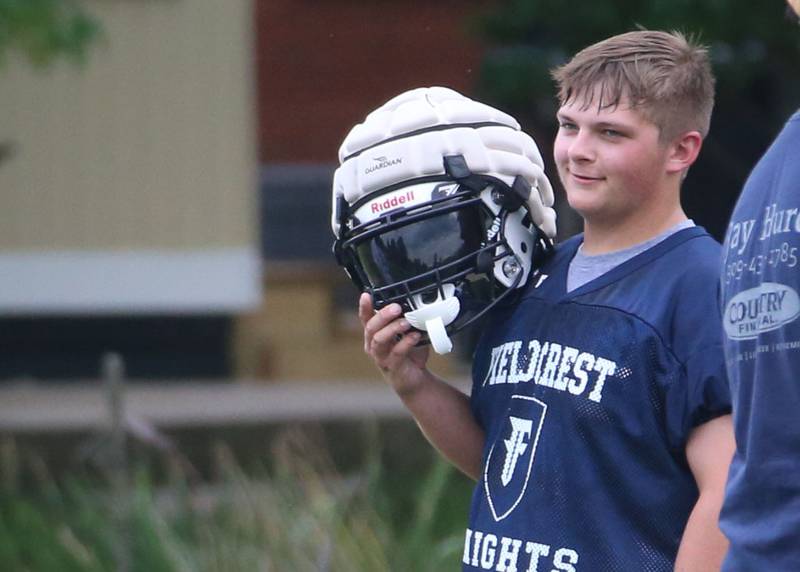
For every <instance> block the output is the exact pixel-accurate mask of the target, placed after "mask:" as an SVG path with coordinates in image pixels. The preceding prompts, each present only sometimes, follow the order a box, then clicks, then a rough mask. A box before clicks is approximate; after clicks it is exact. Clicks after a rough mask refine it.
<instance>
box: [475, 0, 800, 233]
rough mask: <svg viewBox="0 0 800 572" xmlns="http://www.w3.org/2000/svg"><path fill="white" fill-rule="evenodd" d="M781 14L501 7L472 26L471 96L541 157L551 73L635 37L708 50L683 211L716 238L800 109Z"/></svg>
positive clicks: (550, 105)
mask: <svg viewBox="0 0 800 572" xmlns="http://www.w3.org/2000/svg"><path fill="white" fill-rule="evenodd" d="M784 9H785V5H784V4H783V2H781V1H779V0H773V1H770V2H752V1H751V0H703V1H702V2H697V1H694V0H611V1H607V2H581V3H577V4H569V3H567V2H564V0H504V1H502V2H500V3H498V4H497V5H496V6H495V7H494V8H493V9H492V10H490V11H489V12H487V13H486V14H485V15H484V16H483V17H482V18H481V19H480V20H478V21H477V22H476V24H477V31H478V33H479V34H480V35H481V36H482V38H483V40H484V42H485V43H486V45H487V46H488V50H487V52H486V57H485V59H484V61H483V64H482V68H481V74H480V79H479V85H478V92H479V94H480V96H481V97H483V98H484V99H485V100H487V101H489V102H492V103H494V104H496V105H500V106H502V107H504V108H506V109H508V110H509V111H511V112H512V113H515V114H516V115H517V116H518V118H519V119H520V121H521V122H522V123H523V125H525V126H526V127H527V128H530V129H532V130H533V131H534V132H536V133H537V134H538V135H539V137H538V140H539V141H544V142H545V144H544V145H543V147H544V149H543V151H544V152H546V151H547V150H549V149H548V143H549V138H550V135H551V134H552V133H553V132H554V128H555V122H554V113H555V109H556V102H555V98H554V95H555V86H554V84H553V82H552V80H551V78H550V70H551V69H552V68H553V67H554V66H557V65H559V64H561V63H563V62H565V61H566V60H567V58H568V57H570V56H571V55H572V54H574V53H575V52H577V51H578V50H580V49H582V48H584V47H586V46H588V45H590V44H592V43H594V42H597V41H600V40H602V39H604V38H607V37H609V36H612V35H615V34H619V33H623V32H627V31H631V30H634V29H637V28H647V29H663V30H679V31H681V32H684V33H686V34H688V35H691V36H693V37H696V38H698V39H699V40H700V41H701V42H702V43H703V44H705V45H708V46H709V47H710V53H711V58H712V63H713V66H714V71H715V74H716V76H717V104H716V108H715V112H714V117H713V119H712V128H711V135H710V136H709V138H708V139H707V140H706V143H705V148H704V151H703V154H701V159H700V161H699V162H698V164H697V165H696V166H695V167H694V168H693V169H692V173H691V174H690V178H689V180H687V184H686V185H685V188H684V202H685V203H686V204H687V206H688V207H689V210H695V214H699V215H700V216H699V217H698V218H700V219H701V221H700V222H704V223H706V225H707V226H708V227H709V230H711V231H712V233H714V234H716V235H717V236H720V235H721V232H722V230H723V229H724V224H725V223H726V221H727V215H728V213H729V211H730V208H731V207H732V204H733V201H734V199H735V196H736V194H737V193H738V191H739V189H740V188H741V185H742V183H743V182H744V179H745V178H746V176H747V173H748V172H749V169H750V167H751V166H752V165H753V164H754V163H755V161H756V160H757V158H758V156H759V155H760V154H761V153H762V152H763V151H764V149H765V148H766V146H767V145H768V144H769V142H770V140H771V139H772V137H773V136H774V135H775V133H776V132H777V130H778V129H779V128H780V126H781V125H782V123H783V121H784V120H785V119H786V117H787V116H788V114H789V113H790V112H791V111H792V110H794V109H796V108H797V107H798V106H799V105H800V74H798V73H797V70H798V66H800V27H798V26H797V25H796V22H793V21H789V18H784ZM690 214H691V213H690Z"/></svg>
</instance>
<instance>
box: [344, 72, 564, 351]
mask: <svg viewBox="0 0 800 572" xmlns="http://www.w3.org/2000/svg"><path fill="white" fill-rule="evenodd" d="M339 162H340V166H339V168H338V169H337V170H336V172H335V174H334V178H333V214H332V221H331V222H332V227H333V233H334V235H335V237H336V238H335V241H334V246H333V250H334V254H335V256H336V259H337V261H338V263H339V264H340V265H341V266H343V267H344V268H345V270H346V271H347V274H348V276H349V277H350V279H351V280H352V281H353V282H354V283H355V285H356V286H357V287H358V288H359V289H360V290H361V291H366V292H369V293H370V294H371V295H372V298H373V303H374V307H375V309H376V310H377V309H380V308H382V307H384V306H386V305H387V304H390V303H392V302H397V303H399V304H400V305H401V306H402V307H403V310H404V316H405V318H406V319H407V320H408V322H409V323H410V324H411V325H412V326H413V327H414V328H416V329H417V330H420V331H422V332H424V333H425V334H426V335H424V336H423V339H422V342H421V343H425V342H428V341H429V342H430V343H431V345H432V347H433V349H434V350H435V351H436V352H437V353H447V352H449V351H450V350H451V349H452V342H451V340H450V336H451V335H452V334H454V333H455V332H457V331H459V330H461V329H463V328H464V327H466V326H468V325H469V324H471V323H473V322H475V320H477V319H478V318H479V317H480V316H482V315H484V314H485V313H486V312H487V311H488V310H489V309H490V308H491V307H493V306H495V305H496V304H497V303H499V302H500V301H501V300H503V299H504V298H506V297H507V296H508V295H509V294H510V293H511V292H513V291H514V290H516V289H518V288H521V287H522V286H523V285H524V284H525V283H526V281H527V279H528V277H529V275H530V274H531V271H532V269H533V268H534V267H535V266H536V265H537V264H540V263H541V260H542V258H543V257H544V256H545V255H546V254H547V253H548V252H549V251H550V250H551V248H552V240H553V239H554V238H555V234H556V224H555V220H556V217H555V211H554V210H553V208H552V207H553V188H552V186H551V184H550V181H549V180H548V179H547V176H546V175H545V173H544V163H543V161H542V157H541V154H540V153H539V150H538V148H537V146H536V143H535V142H534V140H533V139H532V138H531V137H530V136H528V135H527V134H525V133H524V132H522V131H521V129H520V126H519V124H518V123H517V121H516V120H515V119H514V118H513V117H511V116H509V115H507V114H506V113H503V112H502V111H499V110H497V109H495V108H493V107H490V106H488V105H485V104H482V103H479V102H477V101H474V100H471V99H468V98H467V97H464V96H463V95H461V94H459V93H458V92H455V91H453V90H451V89H447V88H443V87H431V88H419V89H414V90H411V91H408V92H406V93H403V94H400V95H398V96H397V97H395V98H393V99H391V100H389V101H388V102H387V103H385V104H384V105H383V106H381V107H380V108H378V109H376V110H375V111H373V112H372V113H370V114H369V115H367V117H366V119H365V120H364V122H363V123H360V124H358V125H356V126H355V127H353V129H352V130H351V131H350V133H349V134H348V135H347V137H346V138H345V140H344V142H343V143H342V146H341V148H340V149H339Z"/></svg>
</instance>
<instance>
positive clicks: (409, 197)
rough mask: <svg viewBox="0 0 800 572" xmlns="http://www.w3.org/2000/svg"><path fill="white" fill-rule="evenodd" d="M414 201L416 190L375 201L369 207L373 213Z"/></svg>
mask: <svg viewBox="0 0 800 572" xmlns="http://www.w3.org/2000/svg"><path fill="white" fill-rule="evenodd" d="M413 202H414V191H407V192H406V194H404V195H395V196H393V197H392V198H390V199H385V200H383V201H375V202H374V203H372V204H371V205H370V206H369V208H370V211H371V212H372V213H373V214H377V213H382V212H383V211H386V210H389V209H393V208H395V207H399V206H400V205H404V204H406V203H413Z"/></svg>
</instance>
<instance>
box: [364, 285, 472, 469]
mask: <svg viewBox="0 0 800 572" xmlns="http://www.w3.org/2000/svg"><path fill="white" fill-rule="evenodd" d="M400 314H401V309H400V306H399V305H398V304H390V305H389V306H386V307H385V308H382V309H381V310H380V312H377V313H376V312H374V311H373V308H372V300H371V298H370V296H369V294H362V295H361V298H360V300H359V306H358V315H359V318H360V320H361V323H362V325H363V326H364V351H365V352H366V353H367V354H368V355H369V356H370V357H371V358H372V359H373V361H374V362H375V364H376V365H377V366H378V368H379V369H380V370H381V372H382V373H383V377H384V378H385V379H386V381H387V382H388V383H389V385H390V386H391V387H392V389H394V391H395V392H396V393H397V395H398V396H399V397H400V399H401V400H402V401H403V404H404V405H405V406H406V407H407V408H408V410H409V411H410V412H411V414H412V415H413V416H414V419H415V420H416V422H417V425H419V427H420V429H421V430H422V432H423V434H424V435H425V437H426V438H427V439H428V441H430V442H431V444H432V445H433V446H434V447H436V449H438V450H439V452H440V453H442V455H444V457H445V458H447V459H448V460H449V461H450V462H451V463H453V464H454V465H455V466H456V467H458V468H459V469H460V470H461V471H462V472H464V473H465V474H466V475H468V476H470V477H472V478H473V479H476V480H477V478H478V476H479V475H480V471H481V456H482V453H483V441H484V434H483V430H482V429H481V427H480V426H479V425H478V423H477V422H476V421H475V418H474V417H473V415H472V411H471V409H470V407H469V398H468V397H467V396H466V395H464V394H463V393H462V392H461V391H459V390H458V389H456V388H455V387H453V386H451V385H449V384H448V383H446V382H445V381H444V380H442V379H440V378H439V377H437V376H435V375H433V374H432V373H431V372H430V371H429V370H428V369H427V366H426V364H427V362H428V354H429V350H430V348H428V347H415V346H416V344H417V342H419V340H420V333H419V332H416V331H409V330H410V329H411V326H410V325H409V323H408V322H407V321H406V320H404V319H403V318H402V317H401V315H400Z"/></svg>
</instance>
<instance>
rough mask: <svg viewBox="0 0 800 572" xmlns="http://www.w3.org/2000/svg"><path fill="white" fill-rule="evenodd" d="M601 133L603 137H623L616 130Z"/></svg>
mask: <svg viewBox="0 0 800 572" xmlns="http://www.w3.org/2000/svg"><path fill="white" fill-rule="evenodd" d="M601 133H602V134H603V136H604V137H611V138H617V137H623V136H624V135H623V134H622V133H621V132H619V131H617V130H616V129H603V131H602V132H601Z"/></svg>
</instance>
